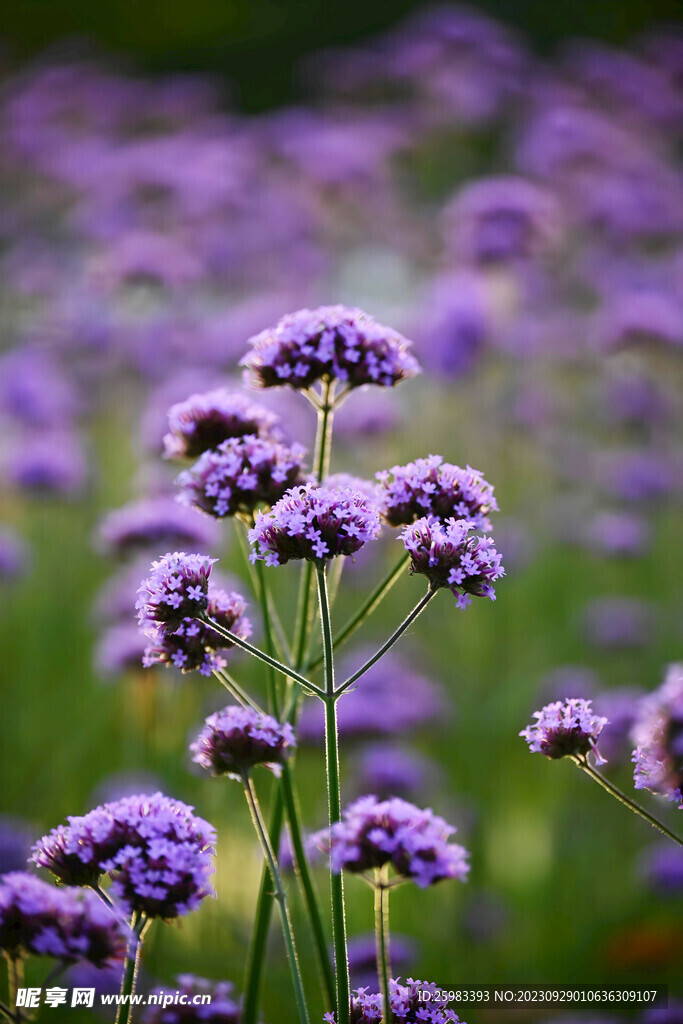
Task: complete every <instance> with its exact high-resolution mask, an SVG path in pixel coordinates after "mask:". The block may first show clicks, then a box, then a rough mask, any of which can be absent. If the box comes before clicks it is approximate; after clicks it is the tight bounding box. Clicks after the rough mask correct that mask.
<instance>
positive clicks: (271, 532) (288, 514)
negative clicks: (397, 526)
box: [249, 484, 380, 565]
mask: <svg viewBox="0 0 683 1024" xmlns="http://www.w3.org/2000/svg"><path fill="white" fill-rule="evenodd" d="M379 532H380V522H379V513H378V512H377V509H376V506H375V503H374V501H373V500H372V499H370V498H368V497H366V496H365V495H364V494H362V493H361V492H360V491H358V490H355V489H354V488H350V487H327V486H325V485H319V484H307V485H306V486H304V487H293V488H292V489H291V491H288V492H287V494H285V495H284V496H283V497H282V498H280V500H279V501H278V502H277V503H276V504H275V505H273V507H272V509H271V510H270V512H266V513H263V512H259V514H258V515H257V517H256V523H255V525H254V528H253V529H252V530H250V531H249V541H250V543H251V544H252V545H253V546H254V551H253V553H252V556H251V559H252V561H255V560H256V559H258V558H260V559H263V561H265V563H266V565H284V564H285V562H289V560H290V559H292V558H306V559H309V560H310V561H312V562H323V561H324V560H325V559H328V558H334V557H335V556H336V555H353V554H355V552H356V551H359V550H360V548H362V547H363V545H364V544H366V543H367V541H369V540H373V539H374V538H375V537H376V536H377V535H378V534H379Z"/></svg>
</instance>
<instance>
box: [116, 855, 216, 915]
mask: <svg viewBox="0 0 683 1024" xmlns="http://www.w3.org/2000/svg"><path fill="white" fill-rule="evenodd" d="M102 867H103V868H104V870H105V871H108V872H109V873H110V874H111V876H112V879H113V880H112V884H111V893H112V895H113V896H114V897H115V899H117V900H118V901H119V902H120V903H121V904H123V906H124V907H126V909H127V910H129V911H131V912H133V911H137V912H138V913H142V914H145V915H146V916H147V917H161V918H163V919H164V920H170V919H172V918H175V917H182V916H183V915H184V914H188V913H190V911H192V910H196V909H197V907H198V906H199V905H200V903H201V901H202V900H203V899H204V897H205V896H212V895H213V889H212V888H211V885H210V883H209V877H210V876H211V875H212V874H213V870H214V869H213V850H212V848H211V847H208V846H207V847H205V848H203V849H198V848H197V845H196V844H195V843H194V842H191V841H185V842H178V841H177V840H175V839H165V838H163V837H154V838H149V839H148V840H147V842H145V844H144V845H143V846H124V847H122V848H121V849H120V850H119V851H118V852H117V853H115V854H114V856H112V857H110V858H109V860H106V861H104V862H103V863H102Z"/></svg>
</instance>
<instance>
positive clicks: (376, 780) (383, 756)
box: [356, 743, 431, 799]
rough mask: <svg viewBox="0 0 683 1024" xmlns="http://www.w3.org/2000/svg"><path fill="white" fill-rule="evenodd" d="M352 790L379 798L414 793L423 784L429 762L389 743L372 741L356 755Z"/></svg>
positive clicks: (411, 794)
mask: <svg viewBox="0 0 683 1024" xmlns="http://www.w3.org/2000/svg"><path fill="white" fill-rule="evenodd" d="M358 767H359V776H360V780H359V784H358V788H357V789H356V792H359V791H360V792H363V793H375V794H376V795H377V796H378V797H379V798H380V799H388V798H389V797H392V796H401V797H408V796H414V795H415V794H416V793H418V792H419V791H420V790H421V789H422V788H423V786H424V782H425V779H426V777H427V775H428V772H429V769H430V767H431V765H430V764H429V762H428V761H427V759H426V758H424V757H422V756H421V755H420V754H417V753H414V752H413V751H410V750H406V749H404V748H403V747H400V746H398V745H396V744H393V743H375V744H372V745H371V746H368V747H366V748H365V749H364V750H363V751H362V752H361V754H360V757H359V765H358Z"/></svg>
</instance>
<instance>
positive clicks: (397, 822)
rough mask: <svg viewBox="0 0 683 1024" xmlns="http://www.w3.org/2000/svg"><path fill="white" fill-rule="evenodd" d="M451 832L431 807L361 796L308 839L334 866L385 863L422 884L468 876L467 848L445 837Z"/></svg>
mask: <svg viewBox="0 0 683 1024" xmlns="http://www.w3.org/2000/svg"><path fill="white" fill-rule="evenodd" d="M454 832H455V828H453V826H452V825H448V824H447V823H446V822H445V821H444V820H443V818H439V817H438V816H437V815H436V814H434V813H433V812H432V811H431V810H430V809H427V810H421V809H420V808H419V807H415V805H414V804H410V803H408V802H407V801H406V800H401V799H400V798H398V797H393V798H391V799H389V800H378V799H377V797H375V796H364V797H361V798H360V799H359V800H356V801H355V802H354V803H352V804H350V805H349V806H348V807H347V808H346V810H345V811H344V813H343V815H342V820H341V821H337V822H334V824H333V825H332V836H331V840H330V837H329V835H328V832H327V829H325V830H324V831H321V832H317V833H315V834H314V835H313V836H311V837H310V840H309V842H311V843H312V844H315V845H318V846H319V847H321V848H322V849H324V850H327V851H329V854H330V866H331V868H332V871H335V872H340V871H342V869H343V870H345V871H352V872H354V873H356V874H358V873H365V872H371V871H373V870H374V869H375V868H381V867H383V866H384V865H386V864H389V865H391V867H393V869H394V871H395V872H396V874H397V875H398V876H399V877H401V878H403V879H410V880H411V881H413V882H415V884H416V885H418V886H419V887H420V888H421V889H425V888H427V886H429V885H434V883H435V882H440V881H441V880H442V879H445V878H457V879H460V880H461V881H464V879H465V878H466V877H467V872H468V871H469V865H468V864H467V856H468V854H467V851H466V850H465V848H464V847H462V846H458V845H457V843H449V842H448V839H449V837H450V836H451V835H453V833H454Z"/></svg>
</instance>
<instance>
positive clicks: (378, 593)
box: [308, 552, 410, 670]
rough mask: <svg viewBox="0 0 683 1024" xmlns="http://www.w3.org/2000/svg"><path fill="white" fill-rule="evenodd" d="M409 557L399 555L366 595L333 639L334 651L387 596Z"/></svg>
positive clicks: (320, 659) (314, 666) (313, 664)
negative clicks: (382, 577)
mask: <svg viewBox="0 0 683 1024" xmlns="http://www.w3.org/2000/svg"><path fill="white" fill-rule="evenodd" d="M409 559H410V555H409V554H408V553H407V552H406V553H405V554H403V555H401V557H400V558H399V560H398V562H397V563H396V565H394V566H393V568H392V569H391V571H390V572H389V573H388V574H387V575H386V576H385V577H384V579H383V580H381V581H380V582H379V583H378V584H377V586H376V587H375V589H374V590H373V591H372V592H371V593H370V594H369V595H368V597H367V598H366V599H365V601H363V603H362V605H361V606H360V608H358V609H357V611H355V612H354V613H353V615H352V616H351V618H350V619H349V620H348V622H347V623H346V625H345V626H343V627H342V629H341V630H340V632H339V633H338V634H337V635H336V637H335V638H334V649H335V651H337V650H339V648H340V647H341V645H342V644H343V643H346V641H347V640H348V639H349V637H351V636H353V634H354V633H355V632H356V630H357V629H358V628H359V627H360V626H362V625H363V623H364V622H365V620H366V619H367V618H369V616H370V615H372V613H373V612H374V611H375V609H376V608H377V607H378V606H379V605H380V604H381V603H382V601H383V600H384V598H385V597H386V596H387V594H388V593H389V591H390V590H391V588H392V587H393V585H394V583H395V582H396V580H397V579H398V578H399V576H401V575H402V573H403V570H404V568H405V566H406V565H407V564H408V561H409ZM322 660H323V656H322V654H320V655H319V656H318V657H317V658H316V659H315V661H313V662H312V663H311V664H310V665H309V666H308V667H309V669H310V670H312V669H314V668H317V667H318V665H320V664H322Z"/></svg>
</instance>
